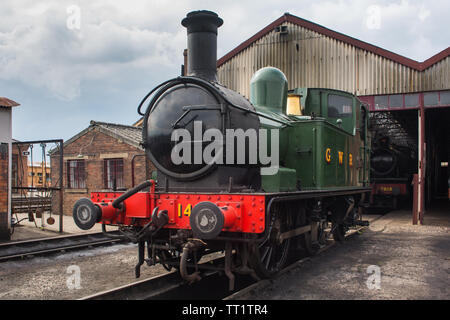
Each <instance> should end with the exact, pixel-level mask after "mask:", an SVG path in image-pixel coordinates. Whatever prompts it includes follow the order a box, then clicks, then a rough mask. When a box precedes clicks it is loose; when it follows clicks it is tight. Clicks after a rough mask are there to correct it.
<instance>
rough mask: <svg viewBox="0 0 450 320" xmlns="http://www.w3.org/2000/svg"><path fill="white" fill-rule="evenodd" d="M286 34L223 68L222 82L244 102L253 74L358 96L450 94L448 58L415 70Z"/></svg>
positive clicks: (321, 38) (299, 33)
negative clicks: (265, 71)
mask: <svg viewBox="0 0 450 320" xmlns="http://www.w3.org/2000/svg"><path fill="white" fill-rule="evenodd" d="M283 25H286V26H287V27H288V34H286V35H281V34H279V33H277V32H275V31H271V32H270V33H268V34H267V35H265V36H264V37H262V38H261V39H259V40H257V41H256V42H254V43H253V44H251V45H250V46H249V47H248V48H246V49H245V50H243V51H241V52H240V53H239V54H237V55H236V56H234V57H233V58H231V59H230V60H228V61H227V62H225V63H224V64H222V65H221V66H220V67H219V69H218V76H219V81H220V82H221V83H223V84H224V85H226V86H227V87H229V88H231V89H233V90H236V91H238V92H240V93H241V94H243V95H244V96H246V97H249V93H250V91H249V90H250V89H249V88H250V79H251V77H252V75H253V73H254V72H255V71H257V70H258V69H260V68H263V67H266V66H273V67H277V68H279V69H281V70H282V71H283V72H284V73H285V75H286V77H287V79H288V81H289V88H296V87H327V88H333V89H339V90H345V91H349V92H352V93H354V94H356V95H372V94H388V93H404V92H414V91H429V90H442V89H450V76H449V73H450V57H447V58H446V59H444V60H442V61H440V62H438V63H436V64H435V65H433V66H432V67H430V68H428V69H426V70H425V71H422V72H420V71H417V70H414V69H411V68H409V67H406V66H404V65H402V64H399V63H397V62H394V61H392V60H388V59H386V58H384V57H382V56H379V55H376V54H374V53H372V52H369V51H366V50H363V49H359V48H357V47H354V46H352V45H349V44H346V43H344V42H341V41H338V40H335V39H333V38H330V37H328V36H325V35H322V34H320V33H317V32H314V31H311V30H308V29H306V28H303V27H301V26H298V25H295V24H292V23H290V22H286V23H284V24H283Z"/></svg>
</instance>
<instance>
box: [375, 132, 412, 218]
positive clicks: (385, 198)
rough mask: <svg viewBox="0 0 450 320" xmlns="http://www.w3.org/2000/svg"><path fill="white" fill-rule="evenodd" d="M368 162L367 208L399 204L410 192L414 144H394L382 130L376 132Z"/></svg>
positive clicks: (392, 206) (397, 206)
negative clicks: (368, 187)
mask: <svg viewBox="0 0 450 320" xmlns="http://www.w3.org/2000/svg"><path fill="white" fill-rule="evenodd" d="M370 162H371V166H370V167H371V183H372V192H371V195H370V201H369V202H370V208H371V209H372V210H373V209H384V210H386V209H387V210H392V209H397V208H399V206H400V205H401V203H402V202H406V200H408V199H409V198H410V196H411V194H412V191H411V189H412V186H411V182H412V176H413V174H414V173H415V172H417V165H416V164H417V155H416V154H415V152H414V148H410V147H408V146H400V145H397V144H395V143H393V142H392V141H391V139H390V138H389V136H386V135H384V134H379V135H375V137H374V139H373V142H372V152H371V161H370Z"/></svg>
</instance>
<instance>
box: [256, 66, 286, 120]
mask: <svg viewBox="0 0 450 320" xmlns="http://www.w3.org/2000/svg"><path fill="white" fill-rule="evenodd" d="M287 91H288V82H287V79H286V76H285V75H284V73H283V72H281V71H280V70H279V69H277V68H273V67H266V68H262V69H260V70H258V71H257V72H255V74H254V75H253V77H252V80H251V82H250V100H251V101H252V103H253V105H254V106H258V107H260V108H263V109H265V111H266V112H268V113H270V112H274V113H284V112H285V110H286V96H287Z"/></svg>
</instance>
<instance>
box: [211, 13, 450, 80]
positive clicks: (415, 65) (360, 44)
mask: <svg viewBox="0 0 450 320" xmlns="http://www.w3.org/2000/svg"><path fill="white" fill-rule="evenodd" d="M285 22H291V23H293V24H296V25H299V26H301V27H304V28H306V29H309V30H312V31H315V32H318V33H320V34H323V35H326V36H328V37H331V38H334V39H336V40H339V41H342V42H345V43H348V44H350V45H353V46H355V47H357V48H360V49H363V50H367V51H369V52H372V53H374V54H377V55H379V56H383V57H385V58H386V59H389V60H392V61H395V62H397V63H400V64H402V65H405V66H407V67H409V68H411V69H415V70H418V71H423V70H425V69H427V68H429V67H431V66H432V65H434V64H435V63H437V62H439V61H441V60H442V59H444V58H446V57H448V56H450V47H448V48H447V49H444V50H442V51H441V52H439V53H437V54H435V55H434V56H432V57H431V58H429V59H427V60H425V61H423V62H418V61H415V60H412V59H409V58H406V57H404V56H402V55H399V54H397V53H394V52H391V51H389V50H386V49H383V48H380V47H377V46H374V45H372V44H370V43H367V42H364V41H361V40H358V39H356V38H352V37H350V36H347V35H345V34H343V33H339V32H336V31H333V30H331V29H328V28H326V27H323V26H321V25H319V24H317V23H314V22H311V21H308V20H305V19H302V18H299V17H297V16H294V15H291V14H289V13H285V14H284V15H283V16H281V17H280V18H278V19H277V20H275V21H274V22H272V23H271V24H269V25H268V26H267V27H265V28H264V29H262V30H261V31H259V32H258V33H256V34H255V35H254V36H252V37H251V38H249V39H248V40H246V41H244V42H243V43H241V44H240V45H239V46H237V47H236V48H234V49H233V50H231V51H230V52H228V53H227V54H226V55H224V56H223V57H222V58H220V59H219V60H218V61H217V66H218V67H219V66H221V65H222V64H224V63H225V62H227V61H228V60H230V59H231V58H233V57H234V56H235V55H237V54H238V53H239V52H241V51H243V50H244V49H246V48H247V47H249V46H250V45H251V44H253V43H254V42H255V41H257V40H259V39H260V38H262V37H263V36H265V35H266V34H268V33H269V32H271V31H272V30H273V29H274V28H275V27H277V26H279V25H281V24H283V23H285Z"/></svg>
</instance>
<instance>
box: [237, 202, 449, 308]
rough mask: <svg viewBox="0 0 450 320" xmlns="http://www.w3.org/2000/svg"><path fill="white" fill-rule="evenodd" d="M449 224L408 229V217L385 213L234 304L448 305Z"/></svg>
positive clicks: (442, 219)
mask: <svg viewBox="0 0 450 320" xmlns="http://www.w3.org/2000/svg"><path fill="white" fill-rule="evenodd" d="M449 219H450V215H449V212H446V216H442V215H441V216H439V217H433V216H431V215H429V216H426V219H425V222H427V221H430V224H429V225H422V226H413V225H411V222H410V221H411V213H410V212H406V211H405V212H395V213H390V214H388V215H386V216H384V217H383V218H381V219H379V220H377V221H375V222H374V223H372V224H371V227H370V228H369V229H366V230H365V231H364V232H363V233H362V234H359V235H354V236H352V237H350V238H349V239H348V240H346V241H345V242H344V243H342V244H339V243H338V244H336V245H335V246H334V247H332V248H330V249H329V250H326V251H324V252H322V253H321V254H319V255H317V256H315V257H312V258H311V259H309V260H307V261H305V262H304V263H303V264H301V265H300V266H298V267H296V268H293V269H291V270H290V271H288V272H286V273H285V274H282V275H281V276H279V278H277V279H276V280H274V281H271V282H270V283H269V284H267V285H266V286H264V287H263V288H258V289H257V290H254V291H250V292H249V293H247V294H246V295H244V296H241V297H239V299H256V300H259V299H274V300H297V299H318V300H324V299H450V277H449V274H450V236H449V235H450V234H449V231H450V228H449V223H448V222H449ZM369 266H375V267H370V268H369ZM378 267H379V271H380V278H379V279H380V282H377V280H376V273H374V270H375V269H377V268H378ZM368 268H369V269H368ZM368 271H369V272H368ZM368 281H369V286H368V285H367V282H368ZM378 284H379V286H378ZM369 287H370V288H369ZM377 287H378V288H377ZM255 291H256V292H255Z"/></svg>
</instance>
